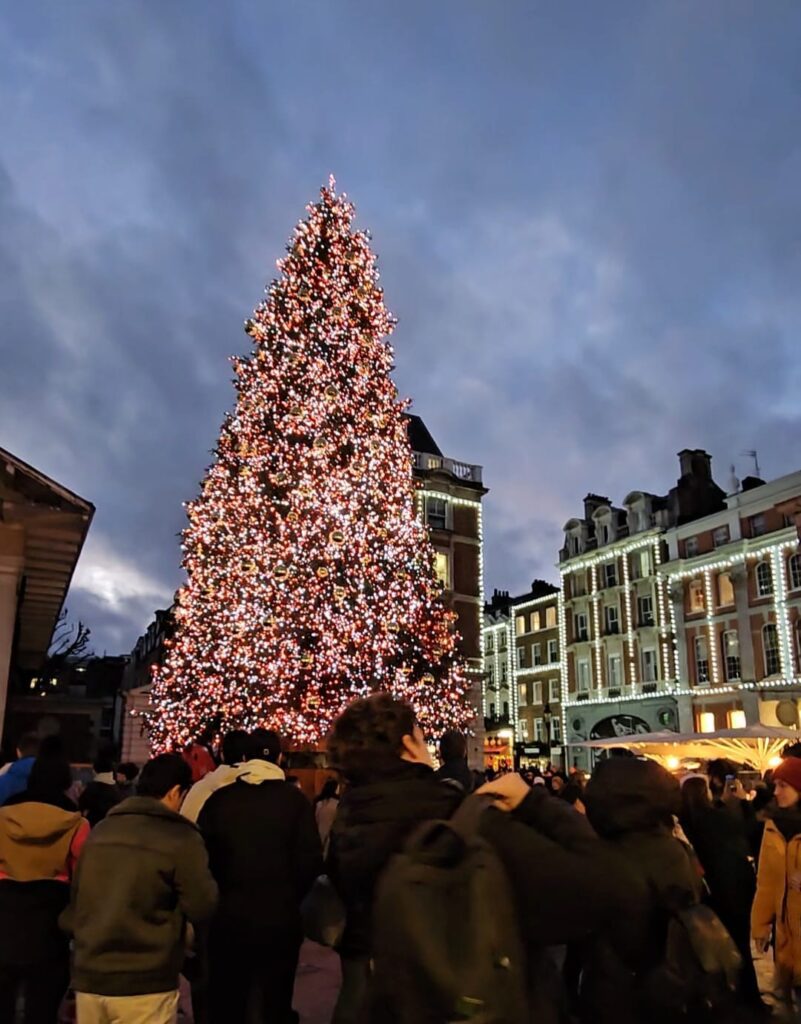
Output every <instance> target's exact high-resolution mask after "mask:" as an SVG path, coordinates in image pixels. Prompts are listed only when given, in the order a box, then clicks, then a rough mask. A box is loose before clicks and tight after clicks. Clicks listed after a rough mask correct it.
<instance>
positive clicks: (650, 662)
mask: <svg viewBox="0 0 801 1024" xmlns="http://www.w3.org/2000/svg"><path fill="white" fill-rule="evenodd" d="M656 679H657V673H656V651H655V650H653V649H651V650H647V651H643V652H642V681H643V682H644V683H655V682H656Z"/></svg>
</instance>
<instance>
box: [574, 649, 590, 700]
mask: <svg viewBox="0 0 801 1024" xmlns="http://www.w3.org/2000/svg"><path fill="white" fill-rule="evenodd" d="M582 668H586V670H587V672H586V678H585V680H584V682H585V683H586V686H585V687H584V688H583V689H582V686H581V683H582V676H583V675H584V673H582V671H581V669H582ZM591 689H592V667H591V665H590V661H589V658H578V659H577V660H576V693H589V692H590V690H591Z"/></svg>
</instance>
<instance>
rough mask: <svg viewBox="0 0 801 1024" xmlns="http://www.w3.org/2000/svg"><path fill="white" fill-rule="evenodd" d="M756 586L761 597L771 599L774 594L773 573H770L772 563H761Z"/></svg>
mask: <svg viewBox="0 0 801 1024" xmlns="http://www.w3.org/2000/svg"><path fill="white" fill-rule="evenodd" d="M756 584H757V595H758V596H759V597H770V595H771V594H772V593H773V573H772V572H771V571H770V562H760V563H759V565H758V566H757V567H756Z"/></svg>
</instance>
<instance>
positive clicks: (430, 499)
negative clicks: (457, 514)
mask: <svg viewBox="0 0 801 1024" xmlns="http://www.w3.org/2000/svg"><path fill="white" fill-rule="evenodd" d="M435 502H438V503H440V504H441V505H442V507H443V514H442V515H440V514H439V513H432V512H431V505H432V504H434V503H435ZM450 512H451V509H450V502H449V501H448V499H447V498H446V497H445V496H444V495H434V494H428V495H426V507H425V513H426V526H428V527H429V528H430V529H432V530H449V529H450V522H451V519H450ZM432 518H433V519H436V520H437V523H436V524H435V523H432V522H431V520H432ZM440 520H441V521H442V524H443V525H442V526H439V525H438V524H439V521H440Z"/></svg>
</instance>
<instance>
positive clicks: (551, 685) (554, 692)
mask: <svg viewBox="0 0 801 1024" xmlns="http://www.w3.org/2000/svg"><path fill="white" fill-rule="evenodd" d="M548 700H549V701H550V703H551V704H558V703H559V702H560V701H561V700H562V680H561V679H551V680H549V682H548Z"/></svg>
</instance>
